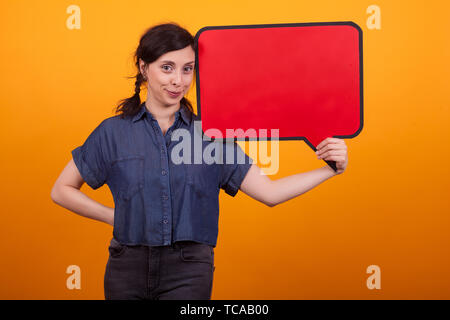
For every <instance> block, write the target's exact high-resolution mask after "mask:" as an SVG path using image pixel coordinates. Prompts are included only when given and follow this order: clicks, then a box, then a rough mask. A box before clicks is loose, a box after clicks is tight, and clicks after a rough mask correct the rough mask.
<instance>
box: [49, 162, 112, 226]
mask: <svg viewBox="0 0 450 320" xmlns="http://www.w3.org/2000/svg"><path fill="white" fill-rule="evenodd" d="M83 183H84V180H83V178H82V177H81V175H80V172H79V171H78V168H77V166H76V165H75V163H74V162H73V159H71V160H70V161H69V163H68V164H67V165H66V167H65V168H64V170H63V172H62V173H61V175H60V176H59V177H58V179H57V180H56V182H55V184H54V186H53V188H52V192H51V198H52V200H53V201H54V202H55V203H57V204H59V205H60V206H62V207H64V208H66V209H68V210H70V211H72V212H75V213H76V214H79V215H81V216H83V217H86V218H90V219H94V220H98V221H101V222H105V223H107V224H110V225H112V226H113V225H114V208H109V207H106V206H104V205H102V204H101V203H99V202H97V201H95V200H92V199H91V198H89V197H88V196H86V195H85V194H84V193H82V192H81V191H80V188H81V186H82V185H83Z"/></svg>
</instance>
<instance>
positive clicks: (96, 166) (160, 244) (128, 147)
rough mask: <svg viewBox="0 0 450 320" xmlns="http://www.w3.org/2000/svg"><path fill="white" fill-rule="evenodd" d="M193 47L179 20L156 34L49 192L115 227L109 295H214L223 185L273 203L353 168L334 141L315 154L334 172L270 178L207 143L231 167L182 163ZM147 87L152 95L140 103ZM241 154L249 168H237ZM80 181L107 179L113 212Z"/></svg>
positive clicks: (232, 146)
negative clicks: (127, 89)
mask: <svg viewBox="0 0 450 320" xmlns="http://www.w3.org/2000/svg"><path fill="white" fill-rule="evenodd" d="M195 46H196V44H195V42H194V38H193V37H192V35H191V34H190V33H189V32H188V31H186V30H185V29H183V28H181V27H180V26H178V25H177V24H174V23H169V24H162V25H157V26H154V27H152V28H150V29H149V30H148V31H147V32H146V33H145V34H144V35H143V36H142V37H141V39H140V42H139V46H138V48H137V50H136V52H135V63H136V68H137V74H136V77H135V78H136V82H135V93H134V95H133V96H132V97H130V98H128V99H125V100H123V101H121V103H120V104H119V106H118V107H117V113H119V115H117V116H114V117H110V118H108V119H105V120H104V121H102V122H101V123H100V125H99V126H98V127H97V128H95V130H94V131H93V132H92V133H91V134H90V135H89V137H88V138H87V140H86V141H85V143H84V144H83V145H82V146H80V147H78V148H76V149H74V150H73V151H72V156H73V158H72V160H70V161H69V163H68V164H67V166H66V167H65V168H64V170H63V172H62V173H61V175H60V176H59V177H58V179H57V181H56V182H55V185H54V187H53V189H52V193H51V197H52V199H53V201H55V202H56V203H57V204H59V205H61V206H63V207H65V208H67V209H69V210H71V211H73V212H75V213H77V214H80V215H82V216H85V217H88V218H91V219H95V220H99V221H103V222H105V223H108V224H110V225H112V226H113V227H114V228H113V238H112V239H111V243H110V246H109V259H108V262H107V265H106V270H105V278H104V287H105V298H106V299H210V298H211V289H212V282H213V273H214V268H215V267H214V247H215V246H216V240H217V234H218V216H219V202H218V195H219V191H220V189H223V190H224V191H225V192H226V193H227V194H229V195H231V196H235V195H236V193H237V192H238V190H239V189H240V190H242V191H243V192H244V193H245V194H247V195H249V196H250V197H252V198H254V199H256V200H258V201H261V202H262V203H264V204H266V205H268V206H271V207H272V206H275V205H277V204H279V203H281V202H284V201H286V200H289V199H291V198H294V197H296V196H298V195H300V194H302V193H304V192H307V191H308V190H310V189H312V188H314V187H315V186H317V185H318V184H320V183H322V182H323V181H325V180H327V179H328V178H330V177H332V176H334V175H336V174H340V173H342V172H344V170H345V168H346V166H347V151H346V149H347V148H346V145H345V143H344V141H343V140H340V139H334V138H327V139H326V140H324V141H323V142H321V143H320V144H319V145H318V147H317V149H318V158H321V159H324V160H333V161H336V165H337V168H338V171H337V172H334V171H333V170H332V169H330V168H329V167H328V166H324V167H322V168H320V169H317V170H313V171H310V172H307V173H301V174H296V175H292V176H289V177H285V178H282V179H278V180H271V179H270V178H268V177H267V176H266V175H264V174H263V173H262V171H261V170H260V168H259V167H258V166H256V165H255V164H253V161H252V159H251V158H249V157H248V156H247V155H246V154H245V153H244V152H243V151H242V150H241V148H240V147H239V146H238V145H237V144H236V143H219V142H216V141H203V140H202V142H201V146H202V148H201V150H200V156H201V155H202V154H203V152H202V151H203V150H205V148H210V147H211V146H213V147H218V149H215V150H218V153H217V154H220V155H222V156H223V158H222V159H230V158H231V159H232V160H233V161H231V162H230V161H228V160H227V161H226V162H225V163H224V162H220V161H219V162H216V163H213V164H207V163H205V162H204V161H201V163H198V162H197V161H196V157H197V156H198V155H199V152H198V150H197V151H194V152H192V153H191V152H186V150H183V155H182V158H183V159H184V160H187V161H184V162H180V161H178V160H179V159H176V158H177V157H178V158H179V155H180V154H181V153H180V152H178V153H177V152H174V151H175V150H176V148H178V147H177V144H176V141H177V139H178V140H179V139H180V136H179V133H180V132H184V133H189V135H190V137H194V138H193V139H192V141H194V140H195V136H196V135H199V134H200V136H201V133H200V132H199V131H201V130H198V128H196V127H195V126H194V121H195V120H196V118H197V117H196V115H195V114H194V113H193V109H192V106H191V103H190V102H189V101H188V100H187V99H186V98H185V97H184V95H185V94H186V93H187V92H188V90H189V88H190V86H191V84H192V80H193V78H194V66H195V50H196V47H195ZM143 84H146V86H147V89H148V94H147V99H146V101H145V102H144V103H142V104H141V101H140V98H139V93H140V88H141V85H143ZM183 130H184V131H183ZM175 136H177V137H175ZM186 141H188V142H189V139H187V140H186ZM192 141H190V143H191V145H190V146H193V142H192ZM188 145H189V143H188ZM194 149H195V146H193V149H192V150H194ZM230 155H231V156H230ZM228 156H230V157H228ZM239 157H241V159H245V163H238V161H236V159H238V158H239ZM197 160H198V159H197ZM84 182H86V183H87V184H88V185H89V186H91V187H92V188H93V189H97V188H99V187H100V186H102V185H103V184H105V183H106V184H107V185H108V186H109V188H110V190H111V193H112V195H113V198H114V203H115V208H108V207H106V206H103V205H102V204H100V203H98V202H96V201H94V200H92V199H90V198H89V197H87V196H86V195H84V194H83V193H82V192H81V191H80V188H81V186H82V185H83V183H84Z"/></svg>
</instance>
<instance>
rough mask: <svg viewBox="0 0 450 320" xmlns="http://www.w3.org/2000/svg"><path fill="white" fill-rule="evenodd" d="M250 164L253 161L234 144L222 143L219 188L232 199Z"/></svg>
mask: <svg viewBox="0 0 450 320" xmlns="http://www.w3.org/2000/svg"><path fill="white" fill-rule="evenodd" d="M252 164H253V159H252V158H250V157H249V156H248V155H247V154H246V153H245V152H244V151H243V150H242V148H241V147H240V146H239V145H238V144H237V143H236V142H233V143H230V142H227V143H224V163H223V165H222V173H221V179H220V188H222V189H223V190H225V192H226V193H227V194H229V195H230V196H232V197H234V196H235V195H236V194H237V192H238V191H239V188H240V186H241V183H242V181H243V180H244V178H245V176H246V174H247V172H248V170H250V167H251V166H252Z"/></svg>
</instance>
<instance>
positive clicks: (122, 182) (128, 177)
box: [111, 156, 144, 200]
mask: <svg viewBox="0 0 450 320" xmlns="http://www.w3.org/2000/svg"><path fill="white" fill-rule="evenodd" d="M111 175H112V178H113V180H114V184H115V185H116V190H117V196H118V197H119V198H122V199H125V200H129V199H131V198H132V197H133V196H134V195H135V194H137V193H138V192H139V191H140V190H141V189H142V188H143V187H144V157H143V156H129V157H126V158H120V159H118V160H116V161H115V162H114V163H113V164H112V166H111Z"/></svg>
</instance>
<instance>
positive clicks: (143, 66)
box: [139, 59, 147, 79]
mask: <svg viewBox="0 0 450 320" xmlns="http://www.w3.org/2000/svg"><path fill="white" fill-rule="evenodd" d="M146 69H147V64H146V63H145V62H144V61H143V60H142V59H139V72H140V73H141V74H142V75H143V76H144V79H147V74H146V73H147V70H146Z"/></svg>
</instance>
